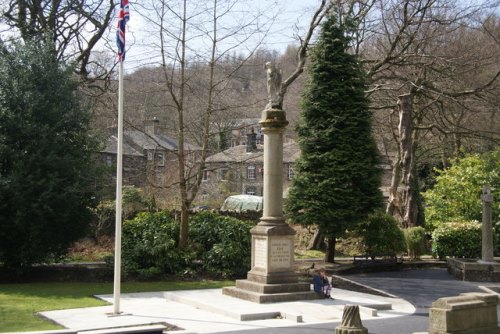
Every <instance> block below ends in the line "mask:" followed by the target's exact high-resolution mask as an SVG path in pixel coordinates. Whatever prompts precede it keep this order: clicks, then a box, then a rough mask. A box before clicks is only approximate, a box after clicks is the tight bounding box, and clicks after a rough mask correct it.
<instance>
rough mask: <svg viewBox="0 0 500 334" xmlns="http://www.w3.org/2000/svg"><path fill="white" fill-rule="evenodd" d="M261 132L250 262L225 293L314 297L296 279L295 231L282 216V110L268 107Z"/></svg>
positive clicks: (273, 298) (265, 298) (266, 299)
mask: <svg viewBox="0 0 500 334" xmlns="http://www.w3.org/2000/svg"><path fill="white" fill-rule="evenodd" d="M259 123H260V125H261V127H262V132H263V133H264V203H263V216H262V218H261V221H260V222H259V223H258V224H257V226H255V227H254V228H253V229H252V230H251V233H252V263H251V270H250V271H249V272H248V275H247V279H246V280H237V281H236V286H235V287H228V288H224V289H223V290H222V291H223V293H224V294H226V295H230V296H233V297H238V298H241V299H245V300H250V301H253V302H257V303H271V302H284V301H292V300H303V299H316V298H317V296H316V294H315V293H314V291H311V288H310V282H303V283H299V282H298V276H297V274H296V273H295V270H294V269H295V268H294V235H295V231H294V230H293V229H292V228H291V227H290V226H289V225H288V224H286V222H285V219H284V217H283V132H284V130H285V127H286V126H287V125H288V121H287V120H286V113H285V112H284V111H283V110H281V109H279V108H276V107H268V108H267V109H265V110H264V111H263V112H262V117H261V120H260V122H259Z"/></svg>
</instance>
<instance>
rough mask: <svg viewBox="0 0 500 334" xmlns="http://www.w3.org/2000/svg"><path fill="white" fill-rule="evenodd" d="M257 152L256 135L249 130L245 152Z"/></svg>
mask: <svg viewBox="0 0 500 334" xmlns="http://www.w3.org/2000/svg"><path fill="white" fill-rule="evenodd" d="M255 151H257V135H256V134H255V132H254V131H253V128H251V131H250V133H248V134H247V152H255Z"/></svg>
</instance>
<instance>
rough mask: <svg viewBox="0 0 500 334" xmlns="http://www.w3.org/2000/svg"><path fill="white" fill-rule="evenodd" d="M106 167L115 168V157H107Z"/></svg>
mask: <svg viewBox="0 0 500 334" xmlns="http://www.w3.org/2000/svg"><path fill="white" fill-rule="evenodd" d="M106 165H108V166H113V157H112V156H111V155H106Z"/></svg>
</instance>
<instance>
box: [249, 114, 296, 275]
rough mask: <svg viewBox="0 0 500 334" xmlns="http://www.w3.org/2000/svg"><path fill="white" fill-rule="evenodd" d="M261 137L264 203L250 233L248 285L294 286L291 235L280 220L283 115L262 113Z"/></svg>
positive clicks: (293, 232)
mask: <svg viewBox="0 0 500 334" xmlns="http://www.w3.org/2000/svg"><path fill="white" fill-rule="evenodd" d="M259 124H260V125H261V128H262V132H263V133H264V194H263V195H264V196H263V197H264V201H263V212H262V218H261V220H260V222H259V224H257V226H256V227H254V228H253V229H252V231H251V233H252V269H251V270H250V272H249V273H248V279H249V280H251V281H255V282H259V283H265V284H275V283H293V282H297V276H296V275H295V273H294V242H293V239H294V235H295V231H294V230H293V229H292V228H291V227H290V226H288V224H286V223H285V220H284V218H283V132H284V131H285V127H286V126H287V125H288V121H287V120H286V113H285V112H284V111H283V110H280V109H266V110H264V111H263V112H262V118H261V120H260V122H259Z"/></svg>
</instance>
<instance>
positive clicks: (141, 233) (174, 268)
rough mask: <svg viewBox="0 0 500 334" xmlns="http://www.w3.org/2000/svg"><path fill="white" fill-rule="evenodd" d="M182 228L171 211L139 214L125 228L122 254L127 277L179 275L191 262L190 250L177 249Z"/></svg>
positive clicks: (126, 223)
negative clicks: (180, 228)
mask: <svg viewBox="0 0 500 334" xmlns="http://www.w3.org/2000/svg"><path fill="white" fill-rule="evenodd" d="M178 235H179V224H178V223H177V222H176V221H175V220H174V219H173V218H172V216H171V214H170V212H169V211H168V210H165V211H161V212H157V213H139V214H138V215H137V217H136V218H135V219H133V220H128V221H126V222H125V223H124V225H123V232H122V239H123V241H122V253H123V268H124V270H125V272H126V273H129V274H137V275H138V276H139V278H150V277H152V276H155V275H158V274H174V273H178V272H180V271H181V270H182V269H184V268H185V267H186V266H188V265H189V264H190V262H191V259H192V258H191V254H190V252H189V250H187V251H185V252H180V251H179V249H178V247H177V240H178Z"/></svg>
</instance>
